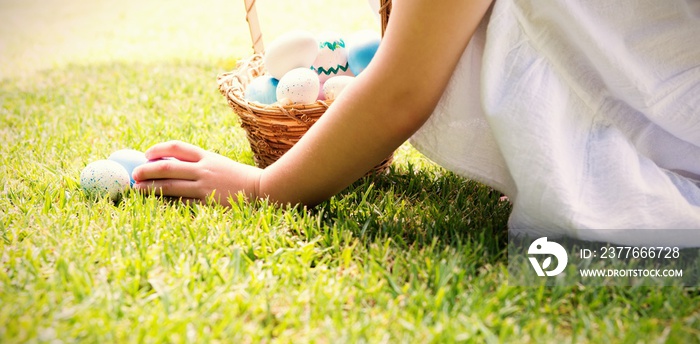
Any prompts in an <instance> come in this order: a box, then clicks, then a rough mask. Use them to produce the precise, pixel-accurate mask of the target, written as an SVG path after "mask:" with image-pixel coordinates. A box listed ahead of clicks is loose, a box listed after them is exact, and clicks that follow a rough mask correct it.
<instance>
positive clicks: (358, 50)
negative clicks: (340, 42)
mask: <svg viewBox="0 0 700 344" xmlns="http://www.w3.org/2000/svg"><path fill="white" fill-rule="evenodd" d="M379 43H381V36H380V35H379V34H378V33H376V32H374V31H369V30H366V31H360V32H357V33H355V34H353V35H352V36H350V37H349V38H348V40H347V41H346V46H347V49H348V65H349V66H350V70H351V71H352V73H353V74H355V75H360V73H362V71H363V70H365V68H367V66H368V65H369V63H370V62H371V61H372V58H374V54H376V53H377V49H379Z"/></svg>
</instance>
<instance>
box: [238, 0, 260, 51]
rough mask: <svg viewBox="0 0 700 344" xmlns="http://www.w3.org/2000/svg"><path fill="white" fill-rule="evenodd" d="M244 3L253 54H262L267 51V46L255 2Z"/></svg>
mask: <svg viewBox="0 0 700 344" xmlns="http://www.w3.org/2000/svg"><path fill="white" fill-rule="evenodd" d="M243 2H244V3H245V19H246V21H247V22H248V29H249V30H250V40H251V41H252V42H253V52H255V53H256V54H262V53H263V52H264V51H265V44H263V39H262V31H260V21H259V20H258V10H257V9H256V7H255V0H243Z"/></svg>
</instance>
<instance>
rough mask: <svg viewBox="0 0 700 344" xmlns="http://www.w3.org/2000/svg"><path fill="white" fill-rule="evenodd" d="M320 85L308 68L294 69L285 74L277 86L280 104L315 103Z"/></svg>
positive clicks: (314, 74)
mask: <svg viewBox="0 0 700 344" xmlns="http://www.w3.org/2000/svg"><path fill="white" fill-rule="evenodd" d="M320 85H321V83H320V82H319V80H318V74H316V72H314V71H313V70H311V69H310V68H296V69H292V70H291V71H289V73H287V74H285V75H284V76H283V77H282V79H280V82H279V84H278V85H277V99H278V100H279V102H280V103H281V104H284V105H289V104H310V103H313V102H315V101H316V98H317V97H318V92H319V89H320V88H321V86H320Z"/></svg>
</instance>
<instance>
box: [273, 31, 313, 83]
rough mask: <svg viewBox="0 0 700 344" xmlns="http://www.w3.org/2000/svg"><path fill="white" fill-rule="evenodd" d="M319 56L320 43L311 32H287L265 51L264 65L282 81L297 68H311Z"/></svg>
mask: <svg viewBox="0 0 700 344" xmlns="http://www.w3.org/2000/svg"><path fill="white" fill-rule="evenodd" d="M316 55H318V41H316V37H314V35H312V34H311V33H310V32H307V31H303V30H296V31H290V32H287V33H285V34H283V35H281V36H279V37H277V38H276V39H275V40H274V41H272V42H271V43H270V45H269V46H268V47H267V49H266V50H265V56H264V57H263V63H264V64H265V68H267V71H268V72H269V73H270V74H271V75H272V76H273V77H274V78H275V79H278V80H279V79H281V78H282V77H283V76H284V75H285V74H287V72H289V71H290V70H292V69H295V68H301V67H305V68H310V67H311V65H312V64H313V63H314V60H315V59H316Z"/></svg>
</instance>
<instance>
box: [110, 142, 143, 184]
mask: <svg viewBox="0 0 700 344" xmlns="http://www.w3.org/2000/svg"><path fill="white" fill-rule="evenodd" d="M107 160H111V161H115V162H117V163H119V165H122V167H124V169H125V170H126V172H127V173H129V180H130V182H131V185H134V178H132V177H131V173H132V172H134V169H135V168H136V167H138V166H141V165H143V164H145V163H146V162H147V161H148V159H146V155H145V154H143V152H139V151H137V150H135V149H121V150H118V151H116V152H114V153H112V154H111V155H110V156H109V157H108V158H107Z"/></svg>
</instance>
